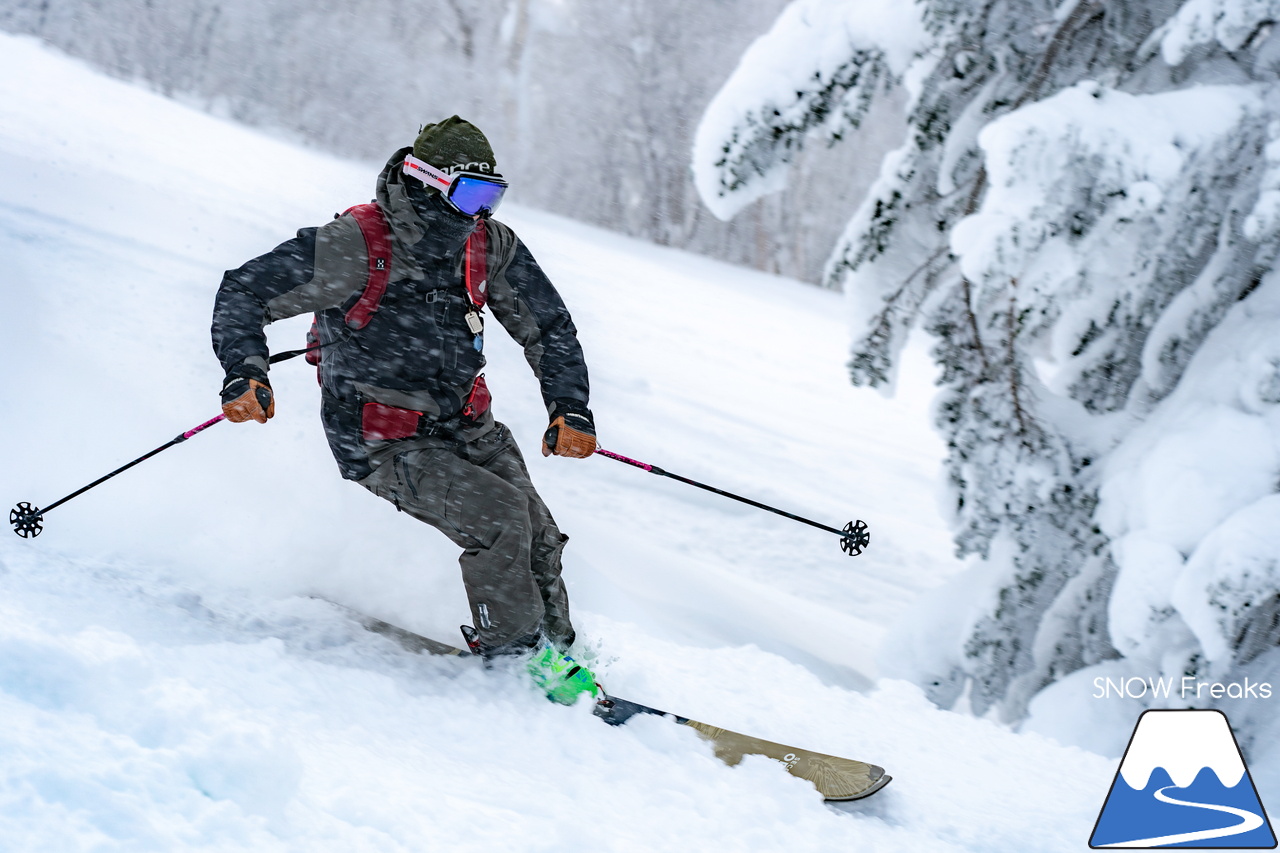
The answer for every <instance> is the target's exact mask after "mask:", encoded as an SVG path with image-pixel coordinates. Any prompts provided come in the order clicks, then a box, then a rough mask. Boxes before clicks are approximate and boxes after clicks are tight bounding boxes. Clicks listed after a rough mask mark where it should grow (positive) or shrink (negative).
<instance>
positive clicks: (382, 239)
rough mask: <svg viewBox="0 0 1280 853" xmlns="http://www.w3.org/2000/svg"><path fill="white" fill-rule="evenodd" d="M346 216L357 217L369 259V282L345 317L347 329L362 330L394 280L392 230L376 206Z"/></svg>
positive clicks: (351, 210) (355, 209)
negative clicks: (348, 327) (388, 284)
mask: <svg viewBox="0 0 1280 853" xmlns="http://www.w3.org/2000/svg"><path fill="white" fill-rule="evenodd" d="M346 212H347V213H350V214H351V215H352V216H353V217H355V220H356V224H357V225H359V226H360V233H361V234H363V235H364V244H365V248H366V249H368V255H369V280H368V282H367V283H366V284H365V286H364V291H363V292H362V293H361V294H360V298H359V299H358V300H356V304H355V305H352V306H351V310H349V311H347V316H346V321H347V325H348V326H350V327H351V328H353V329H363V328H364V327H365V326H367V325H369V321H370V320H372V319H373V315H374V313H375V312H377V310H378V305H379V304H380V303H381V302H382V297H383V295H385V294H386V292H387V282H388V281H390V279H391V227H390V225H388V224H387V219H386V216H385V215H384V214H383V213H382V209H381V208H379V207H378V205H377V204H376V203H372V202H371V203H369V204H358V205H356V206H355V207H352V208H349V209H348V210H347V211H346Z"/></svg>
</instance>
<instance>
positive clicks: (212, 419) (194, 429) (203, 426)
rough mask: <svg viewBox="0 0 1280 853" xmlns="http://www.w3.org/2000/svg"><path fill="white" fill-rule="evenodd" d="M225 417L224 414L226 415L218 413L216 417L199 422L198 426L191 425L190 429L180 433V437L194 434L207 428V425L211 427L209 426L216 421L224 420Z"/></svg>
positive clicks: (188, 436)
mask: <svg viewBox="0 0 1280 853" xmlns="http://www.w3.org/2000/svg"><path fill="white" fill-rule="evenodd" d="M226 419H227V416H226V415H218V416H217V417H216V418H210V419H209V420H207V421H205V422H204V423H202V424H200V426H198V427H193V428H191V429H189V430H187V431H186V432H184V433H183V434H182V437H183V438H191V436H193V435H195V434H196V433H198V432H200V431H201V430H205V429H208V428H209V427H211V426H213V425H214V424H216V423H217V422H218V421H224V420H226Z"/></svg>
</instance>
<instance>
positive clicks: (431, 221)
mask: <svg viewBox="0 0 1280 853" xmlns="http://www.w3.org/2000/svg"><path fill="white" fill-rule="evenodd" d="M405 189H406V191H407V193H408V196H409V201H410V202H411V203H412V204H413V212H414V213H416V214H418V218H419V219H421V220H422V221H423V222H425V223H426V224H427V236H426V237H424V238H423V239H424V240H427V241H429V242H430V243H431V252H432V254H434V255H438V256H440V257H449V256H451V255H454V254H456V253H457V252H458V251H459V250H460V249H461V248H462V246H463V244H465V243H466V242H467V238H468V237H470V236H471V232H472V231H475V230H476V223H475V221H474V220H473V219H472V218H471V217H470V216H464V215H463V214H461V213H459V212H458V211H457V210H454V209H453V208H452V207H451V206H449V204H448V203H447V202H446V201H445V200H444V199H443V198H441V197H440V193H438V192H435V191H433V190H428V189H427V188H426V187H424V186H423V185H422V184H421V183H419V182H418V181H414V180H408V181H405Z"/></svg>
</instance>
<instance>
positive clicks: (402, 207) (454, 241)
mask: <svg viewBox="0 0 1280 853" xmlns="http://www.w3.org/2000/svg"><path fill="white" fill-rule="evenodd" d="M412 151H413V149H412V148H408V147H406V148H401V149H400V150H399V151H397V152H396V153H395V154H392V155H391V159H390V160H388V161H387V165H386V166H384V167H383V168H382V173H381V174H380V175H378V185H377V201H378V204H379V205H380V206H381V207H382V209H383V210H384V211H386V212H387V214H388V218H389V219H390V221H391V230H392V232H393V233H394V234H395V236H396V239H397V240H398V241H399V242H401V243H403V244H404V246H405V247H406V248H408V247H412V246H415V245H417V244H418V243H419V242H420V241H421V240H422V239H423V238H424V237H426V236H428V235H430V236H431V238H432V241H431V242H432V243H433V245H432V246H431V251H432V254H435V255H438V256H440V257H448V256H451V255H454V254H456V253H457V252H458V251H459V250H461V249H462V246H463V245H464V244H465V243H466V242H467V237H468V236H470V235H471V232H472V231H474V230H475V227H476V226H475V223H474V222H473V221H472V220H471V219H470V218H469V217H466V216H463V215H462V214H460V213H457V212H456V211H454V210H453V209H451V208H450V207H449V206H448V205H447V204H446V203H445V202H444V200H443V199H442V198H441V197H440V193H439V192H438V191H436V190H434V189H430V188H429V187H426V186H425V185H422V184H421V183H418V182H416V181H415V180H414V179H412V178H410V177H408V176H406V175H405V174H404V172H403V171H401V165H402V164H403V163H404V158H405V157H406V156H408V155H409V154H410V153H412ZM415 184H417V185H416V186H415Z"/></svg>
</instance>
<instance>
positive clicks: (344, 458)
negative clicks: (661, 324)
mask: <svg viewBox="0 0 1280 853" xmlns="http://www.w3.org/2000/svg"><path fill="white" fill-rule="evenodd" d="M408 152H409V149H407V148H406V149H403V150H401V151H398V152H396V154H395V155H393V156H392V158H391V160H390V161H388V163H387V166H386V167H385V168H384V169H383V171H382V174H381V175H380V176H379V178H378V184H377V198H376V201H377V203H378V205H379V207H380V208H381V209H382V211H383V213H384V214H385V216H386V218H387V221H388V223H389V225H390V231H391V243H392V260H391V276H390V281H389V283H388V285H387V290H386V293H385V295H384V296H383V298H382V300H381V302H380V305H379V308H378V311H377V312H376V313H375V314H374V316H373V318H372V319H371V320H370V321H369V323H368V325H366V326H365V327H364V328H362V329H353V328H350V327H349V326H348V325H347V323H346V321H345V315H346V311H347V309H349V308H350V307H351V305H353V304H354V303H355V302H356V300H358V299H359V297H360V294H361V292H362V291H363V290H364V287H365V284H366V283H367V281H368V269H369V267H368V263H369V259H368V254H369V253H368V250H367V248H366V245H365V240H364V236H363V235H362V233H361V231H360V228H359V226H358V224H357V223H356V221H355V218H354V217H353V216H351V215H350V214H344V215H342V216H339V217H336V218H335V219H334V220H333V221H332V222H329V223H327V224H325V225H322V226H320V227H319V228H304V229H302V230H300V231H299V232H298V235H297V236H296V237H294V238H293V239H292V240H288V241H286V242H284V243H282V244H280V245H279V246H277V247H276V248H275V249H273V250H272V251H270V252H268V253H267V254H265V255H262V256H260V257H257V258H254V259H253V260H251V261H249V262H248V263H246V264H245V265H244V266H242V267H240V268H239V269H235V270H229V271H228V272H227V273H226V274H225V275H224V276H223V279H222V285H221V287H220V288H219V289H218V295H217V298H216V300H215V302H214V310H213V330H212V331H213V347H214V351H215V352H216V353H217V356H218V359H219V361H221V363H222V366H223V368H224V369H226V370H231V369H232V368H233V367H235V366H237V365H240V364H242V363H248V364H251V365H255V366H258V367H260V368H262V369H263V370H265V369H266V367H267V357H268V350H267V340H266V334H265V333H264V331H263V329H264V327H265V326H266V325H267V324H268V323H271V322H274V321H276V320H282V319H285V318H287V317H294V316H297V315H300V314H308V313H312V312H315V313H317V314H318V317H319V332H320V339H321V342H322V343H324V344H326V346H325V347H324V349H323V350H322V356H321V371H320V375H321V387H322V402H323V417H324V423H325V432H326V435H327V437H328V439H329V444H330V446H331V447H332V449H333V452H334V456H335V457H336V459H337V461H338V465H339V468H340V469H341V470H342V474H343V476H344V477H347V478H349V479H354V480H359V479H362V478H364V477H365V476H367V475H368V474H369V473H371V472H372V465H371V464H370V460H369V455H370V453H371V452H372V451H375V450H379V449H381V447H380V446H379V444H378V443H376V442H374V443H370V442H367V441H365V440H364V439H363V436H362V434H361V426H360V408H361V407H362V406H363V405H364V404H365V403H368V402H376V403H380V404H383V405H387V406H395V407H398V408H402V409H409V410H414V411H417V412H422V413H423V415H424V419H425V420H426V421H427V422H437V423H450V422H452V421H455V420H456V419H457V418H458V416H459V413H460V411H461V409H462V407H463V404H464V401H465V399H466V397H467V395H468V394H469V393H470V391H471V388H472V384H473V382H474V380H475V378H476V376H478V375H479V373H480V370H481V369H482V368H483V367H484V364H485V358H484V353H483V334H481V335H479V336H477V335H474V334H473V333H472V332H471V330H470V329H469V328H468V326H467V322H466V320H465V316H466V314H467V312H468V311H469V310H471V309H470V302H469V300H468V297H467V294H466V290H465V287H464V285H463V263H464V260H463V255H464V252H463V248H464V246H465V243H466V239H467V236H468V235H469V234H470V232H471V230H472V229H473V228H474V223H473V222H472V221H471V220H470V219H469V218H467V217H463V216H461V215H459V214H457V213H455V212H453V211H452V210H451V209H450V208H448V207H447V206H446V205H445V203H444V202H443V201H442V200H440V198H439V197H438V195H435V194H430V193H428V192H427V191H426V190H425V188H423V187H421V186H416V185H414V183H413V181H412V179H408V178H405V176H404V175H402V174H401V172H400V168H399V167H400V164H401V162H402V161H403V159H404V156H405V154H406V153H408ZM486 225H487V229H486V236H487V242H488V251H487V253H486V255H487V263H488V303H487V305H486V308H487V309H488V310H489V311H491V312H492V314H493V316H494V317H495V318H496V319H497V320H498V322H500V323H501V324H502V326H503V328H505V329H506V330H507V332H508V333H509V334H510V335H511V336H512V337H513V338H514V339H515V340H516V341H517V342H518V343H520V344H521V345H522V346H523V347H524V351H525V357H526V359H527V360H528V362H529V364H530V366H531V367H532V368H533V372H534V374H535V375H536V376H537V378H538V381H539V383H540V384H541V389H542V397H543V401H544V402H545V403H546V405H547V408H548V411H551V410H552V409H553V407H554V404H555V401H557V400H566V401H573V402H577V403H581V404H583V405H586V404H587V402H588V394H589V386H588V381H587V368H586V363H585V361H584V360H583V355H582V348H581V347H580V346H579V344H578V338H577V330H576V329H575V328H574V325H573V321H572V320H571V319H570V317H569V312H568V310H567V309H566V308H565V305H564V302H563V301H562V300H561V298H560V296H559V294H558V293H557V292H556V290H555V288H554V287H553V286H552V284H551V282H550V281H549V280H548V279H547V277H546V275H545V274H544V273H543V271H542V269H541V268H540V267H539V266H538V263H537V262H536V261H535V260H534V258H533V256H532V255H531V254H530V253H529V250H528V249H527V248H526V247H525V245H524V244H523V243H522V242H521V241H520V239H519V238H518V237H516V235H515V233H514V232H513V231H512V230H511V229H510V228H509V227H507V226H506V225H503V224H502V223H500V222H496V221H493V220H489V221H488V222H487V223H486ZM488 422H489V423H490V424H491V423H492V419H489V421H488ZM382 455H384V454H379V458H381V456H382Z"/></svg>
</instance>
